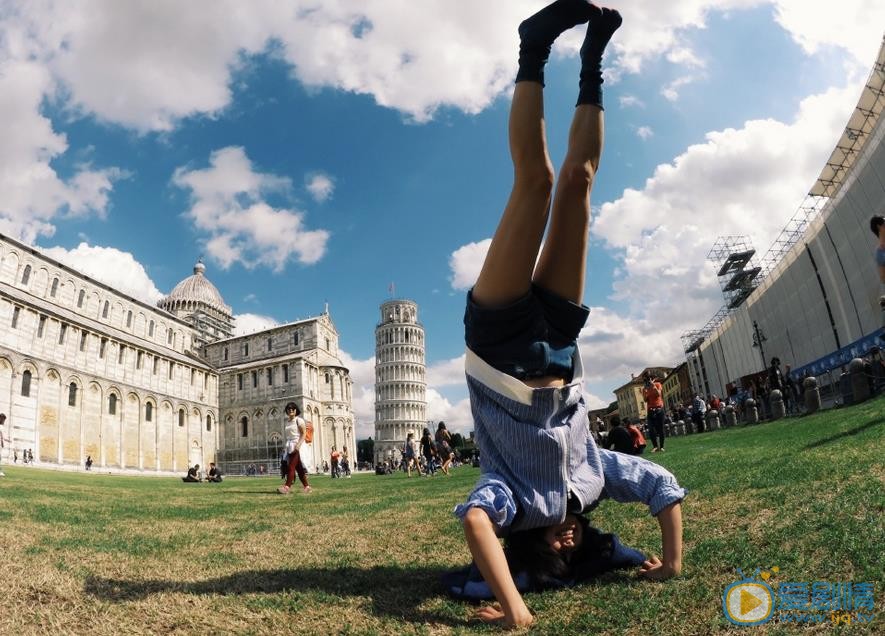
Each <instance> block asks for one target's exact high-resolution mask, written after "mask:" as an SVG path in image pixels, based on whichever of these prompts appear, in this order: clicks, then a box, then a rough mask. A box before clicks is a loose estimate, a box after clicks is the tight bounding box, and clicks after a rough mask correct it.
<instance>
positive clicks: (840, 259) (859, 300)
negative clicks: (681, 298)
mask: <svg viewBox="0 0 885 636" xmlns="http://www.w3.org/2000/svg"><path fill="white" fill-rule="evenodd" d="M879 99H880V100H881V99H883V98H882V97H879ZM883 119H885V118H883V117H881V116H880V117H879V118H878V121H877V122H876V123H875V126H874V128H873V131H872V133H871V135H870V137H869V138H868V140H867V143H865V144H864V146H863V148H862V150H861V152H860V153H859V155H858V157H857V159H856V160H855V161H854V163H853V164H852V165H851V167H850V169H849V171H848V172H847V174H846V176H845V178H844V180H843V183H842V187H841V188H839V190H838V192H837V193H836V194H835V195H834V196H833V197H832V198H831V199H829V200H828V201H827V203H826V204H825V205H824V207H823V209H822V210H821V213H820V214H819V215H818V216H817V217H816V218H815V219H814V220H812V221H811V222H810V224H809V226H808V228H807V230H806V231H805V233H804V235H803V236H802V237H801V238H800V239H799V240H798V241H797V242H796V243H795V245H793V246H792V248H791V249H790V251H789V252H787V254H785V255H784V257H783V258H782V259H781V260H780V262H779V263H778V264H777V265H776V266H775V267H774V269H773V270H772V271H771V272H770V274H769V275H768V276H767V277H766V278H765V279H764V281H763V282H762V283H761V284H760V286H759V287H758V288H757V289H756V290H755V291H754V292H753V293H752V294H751V295H750V296H749V298H748V299H747V300H746V301H745V302H744V303H743V304H742V305H741V306H740V307H738V308H737V309H736V310H734V311H733V312H732V313H731V314H730V315H729V316H728V318H726V319H725V320H724V321H723V322H722V324H721V325H720V326H719V327H718V328H716V329H714V330H713V331H712V332H711V333H710V334H709V336H708V337H707V338H706V339H705V340H704V342H703V343H702V344H701V345H700V347H698V349H697V350H696V351H695V352H692V353H691V354H689V356H688V361H689V368H690V370H691V377H692V382H693V385H694V387H693V388H694V389H695V390H696V391H700V392H703V393H705V394H710V393H716V394H718V395H726V394H727V386H728V385H729V384H733V385H736V386H739V385H740V379H741V378H744V377H746V376H750V375H752V374H754V373H759V372H761V371H762V370H763V369H764V368H765V366H767V364H768V362H769V361H770V360H771V358H772V357H774V356H777V357H778V358H780V360H781V362H782V363H783V364H790V365H791V366H792V369H793V372H794V374H795V375H797V376H800V377H801V375H802V374H803V373H804V372H805V371H808V372H809V373H811V374H812V375H818V376H820V375H821V374H822V372H825V371H829V370H832V369H834V368H836V370H838V367H840V366H841V365H842V364H845V362H846V361H847V360H848V359H850V358H851V357H855V356H856V355H861V354H863V353H865V351H866V350H868V349H869V348H870V347H871V346H872V344H873V343H875V340H876V337H877V336H878V335H879V334H880V333H881V331H882V324H883V323H882V313H881V310H880V308H879V302H878V299H879V285H880V283H879V279H878V272H877V271H876V267H875V261H874V256H873V254H874V250H875V246H876V239H875V237H874V236H873V234H872V233H871V232H870V229H869V219H870V217H871V216H872V215H873V214H882V213H883V211H885V143H883V141H885V124H883ZM754 321H755V322H756V323H758V325H759V329H760V331H761V332H762V333H763V334H764V336H765V341H764V342H763V343H762V350H763V351H764V354H765V364H763V359H762V356H761V352H760V350H759V348H758V347H754V346H753V322H754ZM820 379H821V380H822V384H823V385H826V384H828V383H829V378H828V377H822V378H820Z"/></svg>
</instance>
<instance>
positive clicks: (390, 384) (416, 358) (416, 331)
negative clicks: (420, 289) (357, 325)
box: [375, 300, 427, 462]
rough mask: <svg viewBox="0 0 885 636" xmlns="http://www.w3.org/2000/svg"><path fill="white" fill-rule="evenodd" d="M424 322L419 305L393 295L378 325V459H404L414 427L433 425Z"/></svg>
mask: <svg viewBox="0 0 885 636" xmlns="http://www.w3.org/2000/svg"><path fill="white" fill-rule="evenodd" d="M424 373H425V362H424V327H423V326H422V325H421V323H420V322H418V305H417V304H415V303H414V302H412V301H411V300H388V301H387V302H385V303H383V304H382V305H381V321H380V322H379V323H378V326H377V327H376V328H375V462H381V461H384V460H386V459H394V460H399V458H400V454H401V450H402V447H403V442H404V441H405V439H406V435H407V434H408V433H410V432H411V433H415V437H416V439H419V438H420V437H421V432H422V431H423V430H424V427H425V426H426V425H427V419H426V417H425V414H426V411H427V384H426V380H425V377H424Z"/></svg>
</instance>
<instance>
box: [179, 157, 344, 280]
mask: <svg viewBox="0 0 885 636" xmlns="http://www.w3.org/2000/svg"><path fill="white" fill-rule="evenodd" d="M209 164H210V166H209V168H206V169H205V170H198V169H194V170H188V169H186V168H184V167H181V168H178V169H176V171H175V174H174V176H173V177H172V181H173V183H175V185H177V186H179V187H181V188H187V189H190V191H191V208H190V209H189V210H188V211H187V214H186V215H187V217H188V218H189V219H190V220H191V221H193V223H194V227H195V228H196V230H197V231H199V232H204V233H207V234H208V238H207V239H206V250H207V252H208V254H209V255H210V256H211V257H212V258H214V259H215V260H216V261H217V262H218V263H219V264H220V265H221V267H222V268H224V269H227V268H229V267H230V266H231V265H232V264H233V263H235V262H240V263H242V264H243V265H244V266H245V267H247V268H249V269H251V268H254V267H256V266H259V265H263V266H268V267H272V268H273V269H274V270H275V271H281V270H282V269H283V268H284V267H285V265H286V263H287V262H288V261H289V260H290V259H292V258H293V257H294V258H297V259H298V261H299V262H301V263H304V264H308V265H309V264H313V263H316V262H317V261H318V260H320V258H322V256H323V254H324V253H325V251H326V242H327V240H328V238H329V232H327V231H326V230H308V229H306V228H305V227H304V213H303V212H300V211H298V210H289V209H285V208H274V207H272V206H271V205H269V204H268V203H267V202H266V201H264V199H263V198H262V197H263V195H265V194H268V193H273V192H275V191H281V190H282V191H285V190H287V189H288V188H289V187H290V186H291V183H290V181H289V180H288V179H286V178H282V177H277V176H275V175H271V174H262V173H259V172H255V171H254V170H253V169H252V163H251V162H250V161H249V158H248V157H247V156H246V153H245V151H244V150H243V149H242V148H239V147H236V146H229V147H227V148H222V149H221V150H216V151H215V152H213V153H212V155H211V156H210V158H209Z"/></svg>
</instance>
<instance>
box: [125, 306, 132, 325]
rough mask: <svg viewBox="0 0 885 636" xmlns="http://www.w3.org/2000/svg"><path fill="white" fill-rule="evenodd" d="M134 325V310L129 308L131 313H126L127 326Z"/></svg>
mask: <svg viewBox="0 0 885 636" xmlns="http://www.w3.org/2000/svg"><path fill="white" fill-rule="evenodd" d="M131 326H132V310H131V309H130V310H129V313H127V314H126V327H127V328H128V327H131Z"/></svg>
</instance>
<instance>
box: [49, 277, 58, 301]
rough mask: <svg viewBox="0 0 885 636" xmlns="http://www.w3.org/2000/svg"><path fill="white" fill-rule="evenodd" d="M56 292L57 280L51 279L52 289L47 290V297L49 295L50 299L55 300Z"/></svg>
mask: <svg viewBox="0 0 885 636" xmlns="http://www.w3.org/2000/svg"><path fill="white" fill-rule="evenodd" d="M56 292H58V279H57V278H53V279H52V287H51V288H50V289H49V295H50V296H51V297H52V298H55V294H56Z"/></svg>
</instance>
